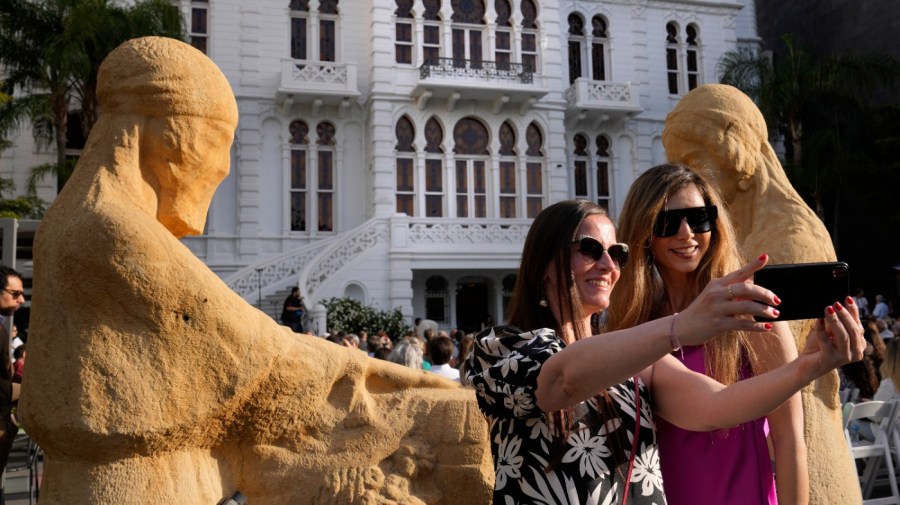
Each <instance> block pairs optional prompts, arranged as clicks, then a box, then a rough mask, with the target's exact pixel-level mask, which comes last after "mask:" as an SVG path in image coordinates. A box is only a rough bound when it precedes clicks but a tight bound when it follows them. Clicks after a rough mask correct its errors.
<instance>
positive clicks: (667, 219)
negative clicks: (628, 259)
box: [653, 205, 719, 237]
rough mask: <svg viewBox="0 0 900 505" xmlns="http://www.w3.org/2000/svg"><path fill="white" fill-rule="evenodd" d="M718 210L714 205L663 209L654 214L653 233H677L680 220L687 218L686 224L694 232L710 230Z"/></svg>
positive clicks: (662, 235)
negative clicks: (656, 214)
mask: <svg viewBox="0 0 900 505" xmlns="http://www.w3.org/2000/svg"><path fill="white" fill-rule="evenodd" d="M718 215H719V210H718V209H717V208H716V206H715V205H708V206H706V207H691V208H689V209H674V210H664V211H662V212H660V213H659V215H658V216H656V223H655V224H654V225H653V234H654V235H656V236H657V237H671V236H673V235H676V234H677V233H678V230H679V229H680V228H681V221H682V220H684V219H687V223H688V226H690V228H691V231H692V232H694V233H706V232H708V231H712V228H713V223H715V222H716V217H717V216H718Z"/></svg>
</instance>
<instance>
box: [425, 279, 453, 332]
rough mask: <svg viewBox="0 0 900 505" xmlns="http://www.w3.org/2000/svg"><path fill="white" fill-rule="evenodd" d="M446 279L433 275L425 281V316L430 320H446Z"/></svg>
mask: <svg viewBox="0 0 900 505" xmlns="http://www.w3.org/2000/svg"><path fill="white" fill-rule="evenodd" d="M447 286H448V283H447V280H446V279H444V278H443V277H441V276H439V275H433V276H431V277H429V278H428V279H427V280H426V281H425V317H427V318H428V319H431V320H432V321H438V322H443V321H445V320H446V315H445V314H446V312H445V308H446V306H447V294H448V293H447Z"/></svg>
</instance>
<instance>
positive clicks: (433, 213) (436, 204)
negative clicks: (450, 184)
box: [425, 117, 444, 217]
mask: <svg viewBox="0 0 900 505" xmlns="http://www.w3.org/2000/svg"><path fill="white" fill-rule="evenodd" d="M443 141H444V129H443V128H442V127H441V124H440V122H438V120H437V119H435V118H433V117H432V118H431V119H429V120H428V122H427V123H425V213H426V215H427V216H429V217H443V216H444V160H443V148H442V147H441V144H442V143H443Z"/></svg>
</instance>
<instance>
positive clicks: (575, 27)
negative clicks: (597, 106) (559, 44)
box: [569, 12, 584, 84]
mask: <svg viewBox="0 0 900 505" xmlns="http://www.w3.org/2000/svg"><path fill="white" fill-rule="evenodd" d="M583 42H584V20H583V19H581V16H580V15H578V14H576V13H574V12H573V13H572V14H569V84H572V83H574V82H575V79H578V78H579V77H581V44H582V43H583Z"/></svg>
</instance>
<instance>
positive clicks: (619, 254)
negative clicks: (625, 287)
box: [572, 236, 628, 268]
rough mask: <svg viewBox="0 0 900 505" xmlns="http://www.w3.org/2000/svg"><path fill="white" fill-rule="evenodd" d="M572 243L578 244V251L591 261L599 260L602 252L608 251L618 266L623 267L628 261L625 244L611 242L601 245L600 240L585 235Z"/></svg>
mask: <svg viewBox="0 0 900 505" xmlns="http://www.w3.org/2000/svg"><path fill="white" fill-rule="evenodd" d="M572 243H573V244H578V252H580V253H581V254H584V255H585V256H587V257H588V258H591V259H592V260H593V261H600V260H601V259H602V258H603V253H604V252H608V253H609V257H610V258H612V260H613V262H614V263H615V264H616V265H618V266H619V268H621V267H624V266H625V264H626V263H628V245H627V244H612V245H610V246H609V247H603V244H601V243H600V241H598V240H597V239H595V238H593V237H587V236H584V237H581V238H579V239H578V240H573V241H572Z"/></svg>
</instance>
